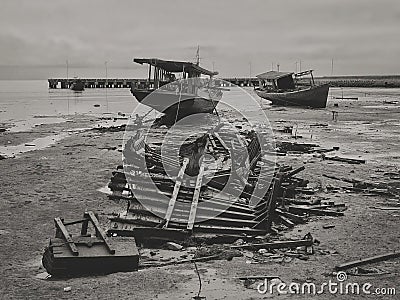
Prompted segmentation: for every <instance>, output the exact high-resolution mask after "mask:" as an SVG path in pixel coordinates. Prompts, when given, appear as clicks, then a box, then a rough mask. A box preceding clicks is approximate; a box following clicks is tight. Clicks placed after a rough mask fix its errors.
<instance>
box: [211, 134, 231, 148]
mask: <svg viewBox="0 0 400 300" xmlns="http://www.w3.org/2000/svg"><path fill="white" fill-rule="evenodd" d="M214 136H215V137H216V138H217V139H218V141H219V142H220V143H221V145H222V147H224V148H225V149H226V150H227V151H229V148H228V146H227V145H226V144H225V142H224V141H223V140H222V138H221V136H220V135H219V133H218V132H214Z"/></svg>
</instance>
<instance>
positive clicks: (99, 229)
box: [85, 211, 115, 254]
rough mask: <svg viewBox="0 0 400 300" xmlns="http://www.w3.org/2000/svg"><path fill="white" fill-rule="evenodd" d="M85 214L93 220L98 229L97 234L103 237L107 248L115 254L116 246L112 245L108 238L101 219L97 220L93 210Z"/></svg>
mask: <svg viewBox="0 0 400 300" xmlns="http://www.w3.org/2000/svg"><path fill="white" fill-rule="evenodd" d="M85 216H88V217H89V219H90V221H91V222H92V224H93V226H94V228H95V229H96V236H98V237H99V238H101V239H102V240H103V241H104V243H105V245H106V248H107V249H108V252H109V253H110V254H115V249H114V247H112V246H111V244H110V241H109V240H108V238H107V236H106V234H105V232H104V231H103V229H101V227H100V224H99V221H98V220H97V218H96V216H95V215H94V213H93V212H92V211H89V212H86V213H85Z"/></svg>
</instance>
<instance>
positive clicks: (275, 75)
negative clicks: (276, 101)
mask: <svg viewBox="0 0 400 300" xmlns="http://www.w3.org/2000/svg"><path fill="white" fill-rule="evenodd" d="M292 74H293V72H278V71H269V72H265V73H262V74H259V75H257V76H256V77H257V78H260V79H265V80H276V79H279V78H282V77H287V76H291V75H292Z"/></svg>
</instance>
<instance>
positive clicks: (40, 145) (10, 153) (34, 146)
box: [0, 133, 68, 157]
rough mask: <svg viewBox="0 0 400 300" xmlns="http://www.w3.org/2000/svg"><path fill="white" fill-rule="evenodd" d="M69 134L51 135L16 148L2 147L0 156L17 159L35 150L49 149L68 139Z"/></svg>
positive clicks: (0, 147)
mask: <svg viewBox="0 0 400 300" xmlns="http://www.w3.org/2000/svg"><path fill="white" fill-rule="evenodd" d="M67 136H68V134H67V133H60V134H55V135H49V136H45V137H42V138H37V139H35V140H33V141H31V142H29V143H24V144H20V145H15V146H0V154H2V155H4V156H6V157H16V156H18V155H19V154H21V153H25V152H29V151H33V150H40V149H44V148H47V147H49V146H51V145H53V144H55V143H57V142H58V141H60V140H62V139H64V138H65V137H67Z"/></svg>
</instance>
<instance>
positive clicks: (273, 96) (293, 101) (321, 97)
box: [256, 85, 329, 108]
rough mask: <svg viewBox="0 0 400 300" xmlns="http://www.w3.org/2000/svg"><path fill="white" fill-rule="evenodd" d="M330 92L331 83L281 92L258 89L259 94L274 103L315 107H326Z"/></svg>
mask: <svg viewBox="0 0 400 300" xmlns="http://www.w3.org/2000/svg"><path fill="white" fill-rule="evenodd" d="M328 92H329V85H319V86H313V87H309V88H306V89H301V90H295V91H290V92H280V93H278V92H268V91H262V90H256V93H257V95H258V96H260V97H261V98H264V99H266V100H269V101H271V102H272V104H273V105H281V106H303V107H313V108H325V107H326V102H327V99H328Z"/></svg>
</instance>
